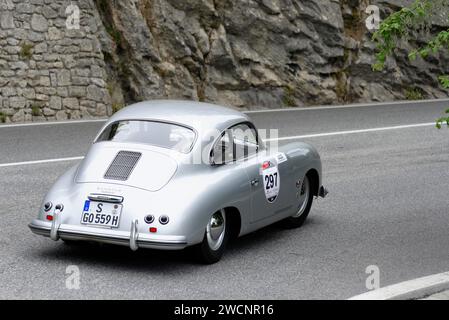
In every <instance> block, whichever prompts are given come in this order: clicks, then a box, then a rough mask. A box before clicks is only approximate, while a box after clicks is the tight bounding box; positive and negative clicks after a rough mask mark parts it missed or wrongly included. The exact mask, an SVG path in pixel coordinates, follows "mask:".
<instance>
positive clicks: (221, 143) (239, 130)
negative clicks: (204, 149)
mask: <svg viewBox="0 0 449 320" xmlns="http://www.w3.org/2000/svg"><path fill="white" fill-rule="evenodd" d="M258 151H259V145H258V143H257V133H256V130H255V129H254V128H253V127H252V126H250V125H248V124H247V123H241V124H238V125H236V126H233V127H231V128H229V129H227V130H226V131H225V132H224V133H223V135H222V137H221V138H220V139H219V140H218V141H217V142H216V143H215V145H214V147H213V149H212V150H211V155H210V156H211V160H212V163H213V164H218V165H219V164H224V163H229V162H232V161H236V160H241V159H245V158H247V157H249V156H251V155H254V154H256V153H257V152H258Z"/></svg>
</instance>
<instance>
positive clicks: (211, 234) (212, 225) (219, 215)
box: [206, 210, 226, 250]
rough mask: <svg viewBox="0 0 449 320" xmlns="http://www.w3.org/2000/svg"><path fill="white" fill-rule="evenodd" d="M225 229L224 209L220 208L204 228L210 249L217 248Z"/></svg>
mask: <svg viewBox="0 0 449 320" xmlns="http://www.w3.org/2000/svg"><path fill="white" fill-rule="evenodd" d="M225 231H226V214H225V212H224V210H220V211H217V212H215V213H214V214H213V215H212V217H211V218H210V220H209V223H208V224H207V228H206V237H207V242H208V244H209V247H210V248H211V249H212V250H218V249H219V248H220V247H221V244H222V243H223V239H224V235H225Z"/></svg>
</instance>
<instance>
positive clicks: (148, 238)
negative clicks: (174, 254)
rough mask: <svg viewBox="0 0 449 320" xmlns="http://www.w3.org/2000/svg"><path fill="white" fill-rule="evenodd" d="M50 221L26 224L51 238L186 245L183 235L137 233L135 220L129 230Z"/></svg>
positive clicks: (149, 245)
mask: <svg viewBox="0 0 449 320" xmlns="http://www.w3.org/2000/svg"><path fill="white" fill-rule="evenodd" d="M55 218H56V219H54V220H53V221H52V222H47V221H42V220H38V219H35V220H33V221H32V222H31V223H30V224H29V225H28V226H29V228H30V229H31V231H32V232H33V233H35V234H38V235H42V236H45V237H50V238H51V239H52V240H55V241H56V240H58V239H59V238H61V239H64V240H84V241H96V242H104V243H110V244H116V245H122V246H129V247H130V248H131V250H137V249H138V248H150V249H164V250H179V249H183V248H185V247H186V246H187V241H186V239H185V237H183V236H164V235H149V234H144V233H139V232H138V231H137V230H138V228H137V227H138V224H137V220H134V221H133V222H132V224H131V226H130V232H126V231H119V230H111V229H102V228H94V227H85V226H72V225H66V224H59V223H58V221H57V220H59V219H57V217H55Z"/></svg>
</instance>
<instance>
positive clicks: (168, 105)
mask: <svg viewBox="0 0 449 320" xmlns="http://www.w3.org/2000/svg"><path fill="white" fill-rule="evenodd" d="M119 120H156V121H164V122H173V123H178V124H181V125H185V126H188V127H192V128H194V129H195V130H197V131H204V129H219V130H224V129H226V128H227V127H228V126H229V125H232V124H233V123H237V122H242V121H249V118H248V116H246V115H245V114H243V113H241V112H239V111H237V110H233V109H230V108H226V107H222V106H218V105H215V104H211V103H204V102H197V101H183V100H152V101H144V102H139V103H135V104H132V105H130V106H128V107H126V108H123V109H121V110H120V111H119V112H117V113H116V114H114V115H113V116H112V117H111V118H110V119H109V121H108V123H111V122H115V121H119Z"/></svg>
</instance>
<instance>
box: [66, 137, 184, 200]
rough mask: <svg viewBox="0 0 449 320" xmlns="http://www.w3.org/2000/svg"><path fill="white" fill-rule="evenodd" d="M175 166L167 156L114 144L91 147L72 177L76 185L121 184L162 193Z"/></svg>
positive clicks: (174, 170)
mask: <svg viewBox="0 0 449 320" xmlns="http://www.w3.org/2000/svg"><path fill="white" fill-rule="evenodd" d="M177 168H178V165H177V163H176V161H175V160H174V159H172V158H171V157H170V156H168V155H166V154H163V153H160V152H157V151H155V150H151V149H147V148H136V147H130V146H128V145H116V144H115V143H109V142H104V143H96V144H94V145H92V147H91V149H90V150H89V152H88V154H87V156H86V158H85V159H84V160H83V162H82V163H81V165H80V167H79V170H78V172H77V175H76V179H75V181H76V182H77V183H109V184H121V185H126V186H131V187H136V188H141V189H145V190H148V191H158V190H160V189H162V188H163V187H164V186H165V185H166V184H167V183H168V182H169V181H170V179H171V178H172V177H173V175H174V174H175V172H176V170H177Z"/></svg>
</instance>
